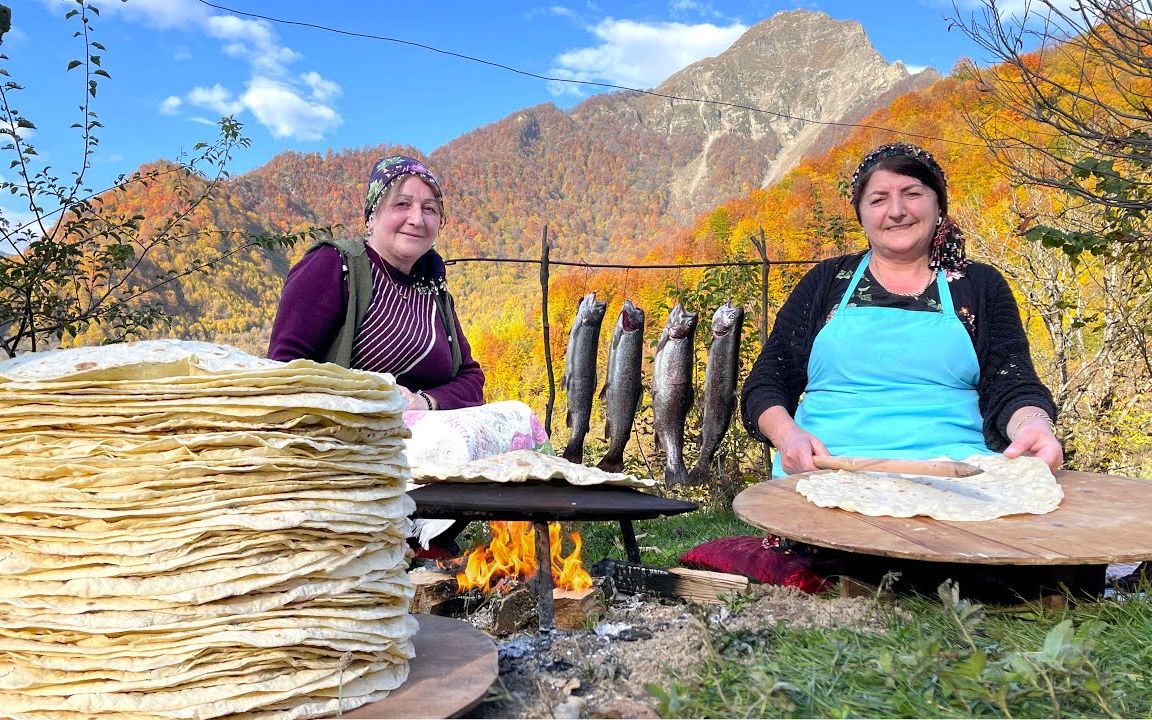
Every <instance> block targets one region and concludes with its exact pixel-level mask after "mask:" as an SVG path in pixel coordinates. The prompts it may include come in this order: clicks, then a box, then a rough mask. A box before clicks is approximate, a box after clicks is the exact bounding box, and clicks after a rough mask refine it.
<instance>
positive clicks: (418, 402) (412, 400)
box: [396, 384, 428, 410]
mask: <svg viewBox="0 0 1152 720" xmlns="http://www.w3.org/2000/svg"><path fill="white" fill-rule="evenodd" d="M396 389H397V390H399V391H400V395H401V397H403V398H404V400H405V401H407V403H408V407H406V408H404V409H405V410H427V409H428V403H426V402H424V398H422V397H420V396H419V395H417V394H416V393H414V392H412V391H411V390H409V389H408V388H406V387H404V386H403V385H400V384H397V385H396Z"/></svg>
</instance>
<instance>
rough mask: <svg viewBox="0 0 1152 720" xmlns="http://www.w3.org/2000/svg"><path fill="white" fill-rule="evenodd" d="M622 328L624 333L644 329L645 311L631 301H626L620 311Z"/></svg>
mask: <svg viewBox="0 0 1152 720" xmlns="http://www.w3.org/2000/svg"><path fill="white" fill-rule="evenodd" d="M620 327H622V328H623V329H624V332H636V331H638V330H643V329H644V311H643V310H641V309H640V308H638V307H636V306H635V305H633V304H632V301H631V300H625V301H624V308H623V309H622V310H621V311H620Z"/></svg>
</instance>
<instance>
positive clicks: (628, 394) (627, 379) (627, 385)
mask: <svg viewBox="0 0 1152 720" xmlns="http://www.w3.org/2000/svg"><path fill="white" fill-rule="evenodd" d="M643 357H644V311H643V310H641V309H640V308H638V307H636V306H635V305H633V304H632V301H631V300H625V301H624V309H623V310H621V311H620V317H619V318H618V319H617V320H616V326H615V327H614V328H612V340H611V342H610V343H609V345H608V372H607V374H606V375H605V377H604V388H603V389H602V390H601V391H600V400H601V402H603V403H604V437H605V438H607V440H608V450H607V452H605V453H604V457H603V458H602V459H601V460H600V462H599V464H598V465H597V466H596V467H598V468H600V469H601V470H606V471H608V472H620V471H621V470H623V469H624V448H625V446H627V445H628V438H629V437H630V436H631V435H632V423H633V421H635V419H636V409H637V408H638V407H639V405H640V394H641V392H642V390H643V383H642V382H641V377H640V365H641V360H642V359H643Z"/></svg>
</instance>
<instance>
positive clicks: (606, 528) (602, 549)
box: [580, 508, 764, 567]
mask: <svg viewBox="0 0 1152 720" xmlns="http://www.w3.org/2000/svg"><path fill="white" fill-rule="evenodd" d="M633 525H634V527H635V530H636V544H637V545H639V546H640V559H641V561H642V562H643V563H644V564H645V565H652V566H655V567H674V566H676V565H679V564H680V556H681V555H683V554H684V553H685V552H686V551H688V550H691V549H692V548H694V547H696V546H697V545H699V544H700V543H704V542H708V541H709V540H715V539H716V538H722V537H730V536H733V535H762V534H763V533H764V531H763V530H758V529H756V528H754V527H752V526H751V525H747V524H745V523H743V522H741V521H740V520H738V519H736V516H735V515H733V514H732V510H731V508H728V509H724V508H717V509H710V508H702V509H700V510H696V511H694V512H690V513H686V514H684V515H677V516H675V517H671V518H661V519H656V520H638V521H636V522H635V523H633ZM580 537H581V539H582V540H583V542H584V564H585V565H589V564H591V563H593V562H596V561H597V560H600V559H602V558H612V559H614V560H627V559H628V558H627V555H626V554H625V552H624V544H623V541H622V540H621V538H620V523H618V522H584V523H580Z"/></svg>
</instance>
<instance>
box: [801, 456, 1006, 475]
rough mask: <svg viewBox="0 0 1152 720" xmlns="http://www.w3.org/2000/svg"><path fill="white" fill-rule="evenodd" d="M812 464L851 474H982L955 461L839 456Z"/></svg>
mask: <svg viewBox="0 0 1152 720" xmlns="http://www.w3.org/2000/svg"><path fill="white" fill-rule="evenodd" d="M812 463H813V464H815V465H816V467H818V468H820V469H822V470H848V471H851V472H889V473H901V474H904V475H934V476H938V477H971V476H972V475H979V474H980V473H982V472H984V471H983V470H981V469H980V468H978V467H976V466H975V465H970V464H968V463H966V462H959V461H957V460H897V459H894V458H860V457H844V456H841V455H835V456H832V455H816V456H814V457H813V458H812Z"/></svg>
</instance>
